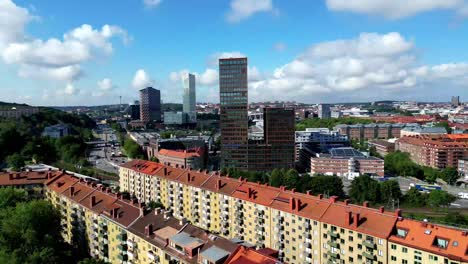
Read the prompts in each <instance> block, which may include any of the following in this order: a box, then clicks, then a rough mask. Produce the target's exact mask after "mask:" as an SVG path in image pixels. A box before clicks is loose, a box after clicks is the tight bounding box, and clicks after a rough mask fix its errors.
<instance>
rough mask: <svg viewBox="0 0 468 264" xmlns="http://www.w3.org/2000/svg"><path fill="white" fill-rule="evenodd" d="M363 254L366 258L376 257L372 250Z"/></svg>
mask: <svg viewBox="0 0 468 264" xmlns="http://www.w3.org/2000/svg"><path fill="white" fill-rule="evenodd" d="M362 255H363V256H364V257H365V258H366V259H369V260H374V259H375V256H374V254H372V253H371V252H367V251H365V252H363V253H362Z"/></svg>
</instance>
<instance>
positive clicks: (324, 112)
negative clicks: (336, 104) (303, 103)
mask: <svg viewBox="0 0 468 264" xmlns="http://www.w3.org/2000/svg"><path fill="white" fill-rule="evenodd" d="M330 107H331V106H330V105H329V104H319V106H318V117H319V118H320V119H328V118H331V109H330Z"/></svg>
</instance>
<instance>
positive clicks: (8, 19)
mask: <svg viewBox="0 0 468 264" xmlns="http://www.w3.org/2000/svg"><path fill="white" fill-rule="evenodd" d="M33 19H34V16H32V15H31V14H30V13H29V11H28V10H27V9H25V8H22V7H20V6H17V5H15V4H14V3H13V2H12V1H10V0H0V57H1V58H2V59H3V61H4V62H5V63H6V64H10V65H15V66H18V68H19V71H18V75H19V76H21V77H24V78H41V79H51V80H58V81H67V82H71V81H73V80H76V79H77V78H79V77H80V76H81V75H82V69H81V64H82V63H85V62H88V61H91V60H93V59H96V58H97V57H100V56H109V55H111V54H112V52H113V47H112V43H111V39H112V38H114V37H120V38H121V39H122V40H123V42H124V43H128V42H129V41H130V37H129V36H128V34H127V32H126V31H125V30H124V29H122V28H120V27H118V26H111V25H104V26H103V27H102V28H101V29H94V28H93V27H92V26H90V25H87V24H84V25H81V26H80V27H77V28H75V29H72V30H70V31H69V32H67V33H65V34H64V35H63V39H62V40H61V39H58V38H49V39H45V40H43V39H37V38H31V37H28V36H26V33H25V27H26V25H27V24H28V22H30V21H31V20H33Z"/></svg>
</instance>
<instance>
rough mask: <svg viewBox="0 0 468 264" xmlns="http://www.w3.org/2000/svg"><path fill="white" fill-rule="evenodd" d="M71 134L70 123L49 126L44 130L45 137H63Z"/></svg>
mask: <svg viewBox="0 0 468 264" xmlns="http://www.w3.org/2000/svg"><path fill="white" fill-rule="evenodd" d="M70 134H71V128H70V126H69V125H65V124H57V125H53V126H48V127H45V128H44V131H43V132H42V136H43V137H50V138H61V137H65V136H68V135H70Z"/></svg>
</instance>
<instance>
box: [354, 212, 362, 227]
mask: <svg viewBox="0 0 468 264" xmlns="http://www.w3.org/2000/svg"><path fill="white" fill-rule="evenodd" d="M359 216H360V215H359V213H355V214H354V222H353V224H354V227H355V228H357V227H358V226H359Z"/></svg>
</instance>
